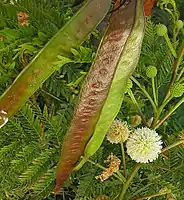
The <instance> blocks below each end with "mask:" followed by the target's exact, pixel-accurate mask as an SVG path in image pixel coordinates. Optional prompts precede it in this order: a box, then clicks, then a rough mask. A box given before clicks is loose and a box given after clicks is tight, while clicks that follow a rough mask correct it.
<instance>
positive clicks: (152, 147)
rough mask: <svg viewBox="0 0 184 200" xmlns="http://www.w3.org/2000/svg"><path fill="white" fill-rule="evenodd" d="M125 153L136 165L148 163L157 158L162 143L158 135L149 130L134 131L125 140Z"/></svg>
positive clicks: (139, 129)
mask: <svg viewBox="0 0 184 200" xmlns="http://www.w3.org/2000/svg"><path fill="white" fill-rule="evenodd" d="M126 147H127V153H128V155H129V156H130V157H131V158H132V160H135V161H136V162H137V163H148V162H152V161H153V160H155V159H157V158H158V154H159V153H161V149H162V141H161V138H160V136H159V135H158V133H157V132H156V131H154V130H151V129H149V128H146V127H144V128H138V129H136V130H135V131H134V132H133V133H132V134H131V135H130V137H129V138H128V140H127V144H126Z"/></svg>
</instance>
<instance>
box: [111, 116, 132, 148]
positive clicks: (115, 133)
mask: <svg viewBox="0 0 184 200" xmlns="http://www.w3.org/2000/svg"><path fill="white" fill-rule="evenodd" d="M129 134H130V131H129V129H128V125H127V123H126V122H122V121H120V120H115V121H114V122H113V124H112V125H111V127H110V129H109V131H108V133H107V140H108V141H109V142H110V143H112V144H113V143H115V144H118V143H120V142H125V141H126V140H127V139H128V136H129Z"/></svg>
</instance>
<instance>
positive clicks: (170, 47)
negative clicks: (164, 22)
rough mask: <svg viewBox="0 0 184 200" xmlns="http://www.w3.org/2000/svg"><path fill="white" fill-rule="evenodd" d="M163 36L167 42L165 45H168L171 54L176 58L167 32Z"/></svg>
mask: <svg viewBox="0 0 184 200" xmlns="http://www.w3.org/2000/svg"><path fill="white" fill-rule="evenodd" d="M164 38H165V41H166V43H167V45H168V47H169V49H170V51H171V53H172V55H173V56H174V57H175V58H176V57H177V54H176V51H175V49H174V47H173V45H172V44H171V41H170V39H169V36H168V34H165V35H164Z"/></svg>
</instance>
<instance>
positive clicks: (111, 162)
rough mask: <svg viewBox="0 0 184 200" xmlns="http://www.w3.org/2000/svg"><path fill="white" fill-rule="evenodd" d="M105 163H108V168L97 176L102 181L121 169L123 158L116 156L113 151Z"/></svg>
mask: <svg viewBox="0 0 184 200" xmlns="http://www.w3.org/2000/svg"><path fill="white" fill-rule="evenodd" d="M104 163H108V168H106V169H105V170H104V171H103V172H102V174H100V175H99V176H96V177H95V178H96V179H100V180H101V181H105V180H106V179H108V178H109V177H110V176H112V175H113V173H115V172H117V171H118V170H119V165H120V163H121V160H120V159H119V158H118V157H116V156H115V155H113V153H111V154H110V155H109V156H108V157H107V160H105V161H104Z"/></svg>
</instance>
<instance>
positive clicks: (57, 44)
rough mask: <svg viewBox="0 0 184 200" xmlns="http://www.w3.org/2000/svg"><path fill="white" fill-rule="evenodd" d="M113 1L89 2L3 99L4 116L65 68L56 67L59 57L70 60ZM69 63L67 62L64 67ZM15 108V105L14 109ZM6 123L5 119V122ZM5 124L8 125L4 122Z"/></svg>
mask: <svg viewBox="0 0 184 200" xmlns="http://www.w3.org/2000/svg"><path fill="white" fill-rule="evenodd" d="M110 2H111V1H105V0H104V1H102V2H100V3H98V1H97V0H95V1H94V0H91V1H89V2H87V3H86V4H85V5H84V6H83V7H82V8H81V9H80V10H79V11H78V12H77V13H76V14H75V15H74V16H73V17H72V18H71V20H70V21H69V22H68V23H67V24H66V25H65V26H64V27H63V28H61V30H60V31H59V32H58V33H57V34H56V35H55V36H54V37H53V38H52V39H51V40H50V41H49V42H48V43H47V44H46V46H45V47H44V48H43V49H42V50H41V51H40V53H39V54H38V55H37V56H35V58H34V59H33V60H32V62H31V63H30V64H29V65H28V66H27V67H26V68H24V70H23V71H22V72H21V73H20V74H19V76H18V77H17V78H16V80H15V81H14V83H13V84H12V85H11V87H10V88H9V89H8V90H7V91H5V93H4V94H3V95H2V96H1V98H0V111H1V112H2V111H3V116H2V113H0V117H3V118H4V113H6V117H7V118H8V117H10V116H12V115H13V114H14V113H16V112H17V110H18V109H19V108H20V107H21V106H22V105H23V104H24V103H25V102H26V101H27V100H28V99H29V97H30V96H32V95H33V94H34V93H35V91H36V90H37V89H38V88H39V87H40V86H41V84H42V83H43V82H44V81H45V80H46V79H47V78H48V77H49V76H50V75H51V74H52V73H53V72H54V71H55V70H57V69H59V68H60V67H61V65H53V63H54V62H56V61H57V56H58V55H62V56H64V57H69V56H70V55H71V52H70V50H71V48H73V47H77V46H79V45H80V44H81V43H82V42H83V41H84V40H85V38H86V37H87V36H88V34H90V33H91V31H92V30H93V29H94V28H95V27H96V26H97V25H98V23H99V22H100V21H101V20H102V19H103V17H104V15H105V14H106V13H107V11H108V9H109V6H110ZM66 62H68V59H64V60H63V63H61V64H62V65H64V64H65V63H66ZM12 105H13V106H12ZM1 121H2V120H1ZM3 123H4V122H3Z"/></svg>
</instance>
